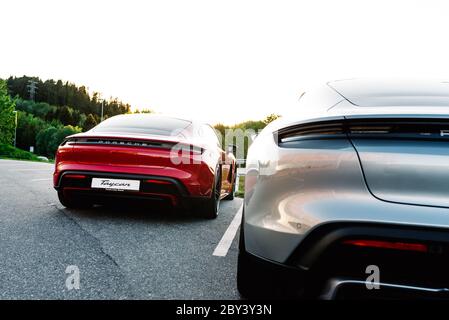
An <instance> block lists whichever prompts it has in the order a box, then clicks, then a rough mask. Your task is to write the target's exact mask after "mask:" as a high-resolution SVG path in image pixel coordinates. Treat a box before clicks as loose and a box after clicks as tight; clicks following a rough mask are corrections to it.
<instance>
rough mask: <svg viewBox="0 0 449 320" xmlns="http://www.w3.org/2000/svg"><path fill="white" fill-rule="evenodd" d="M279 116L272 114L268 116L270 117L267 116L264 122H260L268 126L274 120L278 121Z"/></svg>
mask: <svg viewBox="0 0 449 320" xmlns="http://www.w3.org/2000/svg"><path fill="white" fill-rule="evenodd" d="M280 117H281V116H280V115H279V114H275V113H272V114H270V115H268V116H267V117H266V118H265V119H264V120H262V121H263V123H265V124H269V123H270V122H273V121H274V120H276V119H278V118H280Z"/></svg>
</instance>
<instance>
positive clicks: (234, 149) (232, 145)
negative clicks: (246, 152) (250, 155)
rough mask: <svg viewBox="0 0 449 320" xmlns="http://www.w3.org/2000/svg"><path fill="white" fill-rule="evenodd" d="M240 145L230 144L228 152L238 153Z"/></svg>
mask: <svg viewBox="0 0 449 320" xmlns="http://www.w3.org/2000/svg"><path fill="white" fill-rule="evenodd" d="M237 149H238V147H237V146H236V145H235V144H230V145H228V153H232V154H236V153H237Z"/></svg>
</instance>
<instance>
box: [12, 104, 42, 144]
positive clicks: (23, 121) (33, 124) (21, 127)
mask: <svg viewBox="0 0 449 320" xmlns="http://www.w3.org/2000/svg"><path fill="white" fill-rule="evenodd" d="M47 127H49V124H48V123H47V122H45V121H44V120H42V119H40V118H38V117H35V116H33V115H31V114H28V113H26V112H23V111H19V113H18V124H17V147H18V148H21V149H24V150H29V148H30V146H36V136H37V134H38V133H39V132H40V131H42V130H44V129H46V128H47Z"/></svg>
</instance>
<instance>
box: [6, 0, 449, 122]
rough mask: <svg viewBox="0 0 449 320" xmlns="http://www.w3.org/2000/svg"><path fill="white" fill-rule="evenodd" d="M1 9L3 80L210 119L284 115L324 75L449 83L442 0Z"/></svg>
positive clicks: (32, 4)
mask: <svg viewBox="0 0 449 320" xmlns="http://www.w3.org/2000/svg"><path fill="white" fill-rule="evenodd" d="M445 2H446V3H445ZM0 12H1V21H2V26H3V28H2V36H1V40H0V41H1V42H0V46H1V50H0V77H3V78H5V77H8V76H9V75H15V76H21V75H24V74H26V75H30V76H39V77H41V78H42V79H44V80H45V79H48V78H53V79H63V80H68V81H71V82H74V83H76V84H78V85H81V84H84V85H87V86H88V87H89V88H90V90H91V91H94V90H95V91H100V92H102V93H103V95H104V96H106V97H108V96H110V95H112V96H117V97H118V98H120V99H122V100H123V101H125V102H129V103H131V104H132V105H133V106H134V107H139V108H151V109H153V110H155V111H158V112H163V113H169V114H179V115H181V116H189V117H194V118H198V119H201V120H205V121H209V122H211V123H216V122H224V123H228V124H233V123H235V122H239V121H242V120H247V119H261V118H263V117H265V116H266V115H268V114H270V113H280V114H283V113H290V112H291V111H292V110H294V108H296V105H297V100H298V97H299V94H300V93H301V92H302V91H303V90H306V89H307V88H308V87H309V86H311V85H313V84H316V83H319V82H326V81H328V80H335V79H341V78H352V77H386V78H388V77H413V78H416V77H432V78H445V79H448V78H449V19H448V18H447V17H448V15H449V3H447V1H444V0H442V1H436V0H426V1H418V0H406V1H400V0H396V1H393V0H388V1H381V0H375V1H367V0H363V1H361V0H355V1H349V0H343V1H342V0H339V1H335V0H330V1H323V0H310V1H299V0H294V1H283V0H272V1H264V0H254V1H252V0H251V1H248V0H237V1H234V0H226V1H224V0H223V1H216V0H179V1H175V0H160V1H148V0H140V1H139V0H126V1H124V0H122V1H111V0H105V1H100V0H88V1H84V0H82V1H80V0H64V1H61V0H39V1H33V0H30V1H25V0H14V1H8V0H2V1H1V2H0Z"/></svg>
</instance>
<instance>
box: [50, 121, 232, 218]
mask: <svg viewBox="0 0 449 320" xmlns="http://www.w3.org/2000/svg"><path fill="white" fill-rule="evenodd" d="M234 183H235V158H234V156H233V155H232V154H231V153H227V152H225V151H223V150H222V149H221V147H220V144H219V140H218V139H217V136H216V135H215V132H214V131H213V130H212V128H211V127H210V126H208V125H205V124H196V123H193V122H191V121H188V120H182V119H176V118H170V117H164V116H155V115H148V114H137V115H136V114H133V115H121V116H116V117H113V118H110V119H108V120H106V121H104V122H102V123H101V124H100V125H98V126H97V127H95V128H94V129H92V130H91V131H89V132H86V133H81V134H77V135H73V136H70V137H68V138H67V139H66V140H65V141H64V142H63V143H62V144H61V146H60V147H59V149H58V151H57V155H56V167H55V173H54V186H55V188H56V190H57V191H58V195H59V198H60V200H61V203H62V204H63V205H65V206H67V207H86V206H92V205H93V204H103V203H106V202H109V201H111V200H118V201H121V199H131V200H165V201H166V202H169V203H170V204H171V205H173V206H175V207H182V208H188V209H193V210H195V211H196V212H199V213H201V214H202V215H203V216H206V217H209V218H214V217H216V216H217V214H218V203H219V201H220V200H221V199H223V198H232V192H233V184H234Z"/></svg>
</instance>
